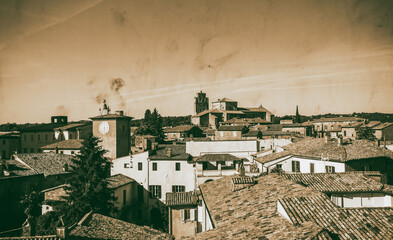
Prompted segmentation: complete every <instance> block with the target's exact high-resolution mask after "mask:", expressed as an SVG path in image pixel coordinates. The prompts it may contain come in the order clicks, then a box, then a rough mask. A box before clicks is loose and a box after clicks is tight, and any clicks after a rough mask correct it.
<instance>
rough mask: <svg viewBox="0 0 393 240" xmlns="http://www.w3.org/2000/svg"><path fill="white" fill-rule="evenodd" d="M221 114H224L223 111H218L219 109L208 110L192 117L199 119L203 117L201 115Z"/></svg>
mask: <svg viewBox="0 0 393 240" xmlns="http://www.w3.org/2000/svg"><path fill="white" fill-rule="evenodd" d="M223 112H224V111H223V110H219V109H209V110H205V111H203V112H200V113H198V114H195V115H193V117H200V116H203V115H205V114H208V113H218V114H223Z"/></svg>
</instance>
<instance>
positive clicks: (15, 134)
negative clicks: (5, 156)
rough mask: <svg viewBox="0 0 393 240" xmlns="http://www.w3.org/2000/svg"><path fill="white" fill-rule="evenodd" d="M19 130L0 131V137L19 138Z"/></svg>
mask: <svg viewBox="0 0 393 240" xmlns="http://www.w3.org/2000/svg"><path fill="white" fill-rule="evenodd" d="M19 137H20V133H19V132H0V138H19Z"/></svg>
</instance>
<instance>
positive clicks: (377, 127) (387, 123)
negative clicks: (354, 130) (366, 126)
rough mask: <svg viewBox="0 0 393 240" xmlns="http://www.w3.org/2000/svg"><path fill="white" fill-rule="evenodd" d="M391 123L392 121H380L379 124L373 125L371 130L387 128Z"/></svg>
mask: <svg viewBox="0 0 393 240" xmlns="http://www.w3.org/2000/svg"><path fill="white" fill-rule="evenodd" d="M392 125H393V123H390V122H385V123H381V124H379V125H377V126H375V127H373V130H382V129H384V128H387V127H389V126H392Z"/></svg>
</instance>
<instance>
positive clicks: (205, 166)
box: [202, 162, 207, 170]
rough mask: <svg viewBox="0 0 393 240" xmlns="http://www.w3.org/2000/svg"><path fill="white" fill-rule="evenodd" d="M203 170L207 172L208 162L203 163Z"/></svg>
mask: <svg viewBox="0 0 393 240" xmlns="http://www.w3.org/2000/svg"><path fill="white" fill-rule="evenodd" d="M202 170H207V162H203V163H202Z"/></svg>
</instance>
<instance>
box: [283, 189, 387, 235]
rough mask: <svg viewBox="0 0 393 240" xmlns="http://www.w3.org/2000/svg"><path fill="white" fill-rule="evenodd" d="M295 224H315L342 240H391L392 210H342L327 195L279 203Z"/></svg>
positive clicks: (295, 198) (291, 199) (284, 200)
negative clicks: (307, 222)
mask: <svg viewBox="0 0 393 240" xmlns="http://www.w3.org/2000/svg"><path fill="white" fill-rule="evenodd" d="M279 202H280V203H281V205H282V206H283V208H284V209H285V211H286V213H287V214H288V216H289V218H290V219H291V221H292V222H293V224H295V225H296V224H301V223H303V222H305V221H312V222H314V223H316V224H318V225H319V226H321V227H324V228H326V229H327V230H329V231H330V232H332V233H335V234H337V236H338V238H339V239H348V240H349V239H392V238H393V221H392V220H391V218H392V215H393V208H351V209H343V208H339V207H337V206H336V205H334V204H333V203H332V201H331V200H330V199H329V198H328V197H327V196H325V195H320V196H305V197H290V198H283V199H280V200H279Z"/></svg>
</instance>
